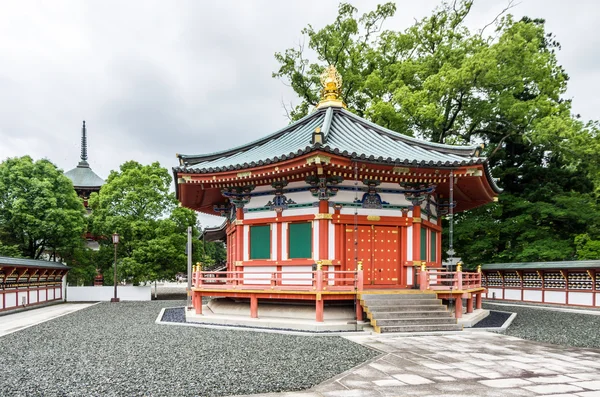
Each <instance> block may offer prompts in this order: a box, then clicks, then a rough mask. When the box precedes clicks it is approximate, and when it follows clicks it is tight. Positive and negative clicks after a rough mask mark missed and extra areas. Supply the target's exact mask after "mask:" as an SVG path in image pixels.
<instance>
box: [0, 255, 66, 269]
mask: <svg viewBox="0 0 600 397" xmlns="http://www.w3.org/2000/svg"><path fill="white" fill-rule="evenodd" d="M3 266H19V267H38V268H42V269H70V267H69V266H66V265H63V264H62V263H60V262H50V261H43V260H39V259H24V258H12V257H9V256H0V267H3Z"/></svg>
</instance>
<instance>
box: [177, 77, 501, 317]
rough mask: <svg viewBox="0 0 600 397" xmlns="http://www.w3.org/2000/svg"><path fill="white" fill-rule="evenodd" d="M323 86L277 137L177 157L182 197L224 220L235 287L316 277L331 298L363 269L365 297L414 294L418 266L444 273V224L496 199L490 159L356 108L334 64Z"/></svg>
mask: <svg viewBox="0 0 600 397" xmlns="http://www.w3.org/2000/svg"><path fill="white" fill-rule="evenodd" d="M321 84H322V85H323V89H322V93H321V101H320V103H319V104H318V105H317V106H316V109H315V110H314V112H312V113H311V114H309V115H307V116H305V117H304V118H302V119H300V120H298V121H295V122H293V123H291V124H290V125H288V126H286V127H284V128H282V129H281V130H279V131H277V132H275V133H272V134H270V135H267V136H265V137H264V138H260V139H258V140H255V141H253V142H250V143H247V144H245V145H242V146H238V147H234V148H231V149H227V150H223V151H220V152H215V153H209V154H202V155H184V154H178V155H177V158H178V159H179V166H178V167H174V168H173V174H174V178H175V182H176V195H177V198H178V200H179V201H180V202H181V204H182V205H183V206H185V207H188V208H191V209H194V210H197V211H200V212H203V213H207V214H212V215H215V214H218V215H221V216H223V217H224V218H225V221H224V224H223V226H222V227H220V228H217V229H216V230H215V232H217V231H224V233H222V234H223V235H224V236H225V237H224V238H225V240H226V245H227V271H228V273H227V277H230V278H231V277H233V278H234V279H236V280H237V281H235V280H233V279H232V280H230V281H231V282H234V281H235V283H236V284H243V285H244V286H246V287H249V286H250V285H252V284H257V285H260V284H268V285H270V287H271V288H272V289H277V288H278V287H284V286H289V288H290V289H291V288H292V286H295V287H296V288H297V289H298V288H300V286H301V285H302V284H303V280H304V282H306V284H310V283H311V282H312V281H308V279H315V271H316V270H317V269H318V271H325V272H326V274H325V276H324V277H325V285H330V288H329V291H330V292H331V291H332V290H334V289H335V288H334V287H335V286H336V285H340V286H342V285H344V284H349V283H351V282H348V281H339V280H345V279H346V276H345V274H347V273H350V272H356V271H357V270H358V269H361V276H362V277H363V279H362V281H361V282H362V286H361V287H362V288H363V289H365V290H366V289H368V290H386V289H387V290H390V291H392V290H402V289H410V288H414V287H416V286H417V284H420V282H419V279H418V277H417V271H418V270H419V269H421V268H422V269H426V268H430V269H441V268H442V255H441V250H442V244H441V233H442V222H441V219H442V215H444V214H445V213H447V212H448V210H449V209H450V208H451V207H452V210H453V211H454V212H459V211H465V210H469V209H472V208H476V207H479V206H482V205H484V204H486V203H490V202H492V201H493V200H494V199H495V197H496V196H497V195H498V193H499V192H500V189H499V188H498V187H497V186H496V184H495V183H494V180H493V179H492V176H491V173H490V168H489V164H488V161H487V159H486V158H484V157H481V156H480V153H481V147H480V146H452V145H445V144H439V143H431V142H426V141H423V140H419V139H415V138H412V137H409V136H406V135H403V134H401V133H398V132H396V131H391V130H389V129H386V128H384V127H382V126H379V125H377V124H374V123H372V122H370V121H368V120H365V119H363V118H361V117H359V116H357V115H355V114H354V113H352V112H350V111H348V110H347V108H346V105H345V103H344V102H343V100H342V98H341V96H340V92H341V86H342V78H341V76H340V74H339V73H338V72H337V71H336V69H335V68H334V67H333V66H329V67H328V68H327V69H326V70H325V71H324V73H323V74H322V75H321ZM451 184H452V188H451ZM451 191H452V192H451ZM451 193H452V195H453V200H452V202H450V199H449V198H450V196H451ZM363 269H364V270H363ZM196 270H198V269H196ZM302 274H307V275H308V276H305V277H304V276H302ZM261 276H264V277H265V278H267V279H268V280H266V281H265V280H263V279H262V277H261ZM267 276H269V277H267ZM273 279H274V280H273ZM252 280H254V281H252ZM197 281H201V280H197ZM240 288H241V287H240ZM266 289H268V288H266ZM194 290H195V291H196V289H194ZM201 290H202V289H201V288H200V291H201ZM313 290H314V288H313ZM203 295H207V294H206V293H203ZM284 295H285V294H283V293H282V294H280V295H278V296H277V297H278V299H279V298H281V299H285V298H286V296H284ZM209 296H217V295H209ZM220 296H227V295H226V294H222V295H220ZM236 296H242V295H236ZM263 296H265V295H259V298H263ZM250 298H252V297H251V296H250ZM288 298H290V297H288ZM303 298H305V297H303ZM329 298H330V299H333V298H332V297H331V296H329ZM290 299H291V298H290ZM320 299H326V298H325V295H320V296H318V297H315V300H317V312H318V311H319V303H318V301H319V300H320ZM340 299H341V298H340ZM352 299H353V298H352ZM200 309H201V308H200ZM254 315H256V311H254V312H253V316H254ZM317 319H319V314H318V313H317Z"/></svg>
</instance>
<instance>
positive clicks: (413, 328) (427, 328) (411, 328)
mask: <svg viewBox="0 0 600 397" xmlns="http://www.w3.org/2000/svg"><path fill="white" fill-rule="evenodd" d="M373 328H374V329H375V332H378V333H386V332H432V331H462V325H458V324H436V325H433V324H430V325H404V326H400V325H390V326H382V327H380V326H376V327H373Z"/></svg>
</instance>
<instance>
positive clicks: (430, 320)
mask: <svg viewBox="0 0 600 397" xmlns="http://www.w3.org/2000/svg"><path fill="white" fill-rule="evenodd" d="M371 324H372V325H373V326H380V327H384V326H390V325H396V326H398V325H436V324H456V319H454V318H452V317H443V318H436V317H427V318H401V319H379V318H378V319H377V320H371Z"/></svg>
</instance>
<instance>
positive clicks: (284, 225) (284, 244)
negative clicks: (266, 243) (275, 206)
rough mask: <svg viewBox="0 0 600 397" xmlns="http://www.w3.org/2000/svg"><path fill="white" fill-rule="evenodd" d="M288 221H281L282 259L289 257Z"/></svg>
mask: <svg viewBox="0 0 600 397" xmlns="http://www.w3.org/2000/svg"><path fill="white" fill-rule="evenodd" d="M288 244H289V242H288V223H287V222H282V223H281V260H282V261H285V260H287V258H288Z"/></svg>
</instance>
